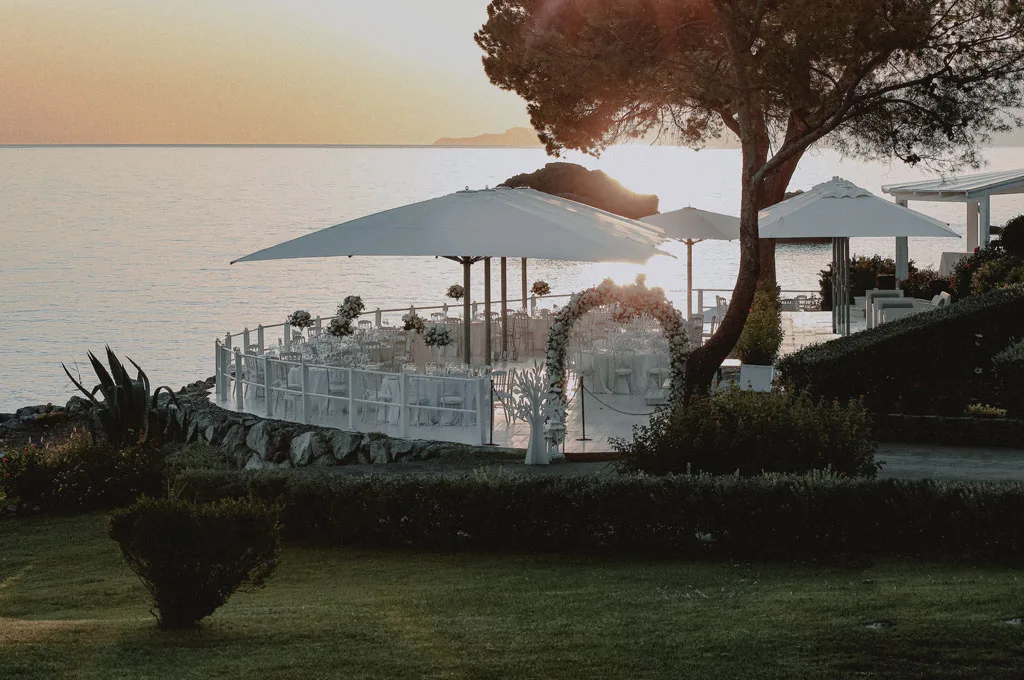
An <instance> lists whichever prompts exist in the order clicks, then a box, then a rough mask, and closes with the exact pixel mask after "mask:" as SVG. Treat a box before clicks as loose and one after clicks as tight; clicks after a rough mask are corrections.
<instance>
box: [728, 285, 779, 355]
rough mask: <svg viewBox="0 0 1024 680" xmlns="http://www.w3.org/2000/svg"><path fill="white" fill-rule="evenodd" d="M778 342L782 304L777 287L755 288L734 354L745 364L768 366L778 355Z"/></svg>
mask: <svg viewBox="0 0 1024 680" xmlns="http://www.w3.org/2000/svg"><path fill="white" fill-rule="evenodd" d="M781 346H782V308H781V307H780V305H779V293H778V290H775V291H774V292H773V291H767V290H759V291H757V293H755V294H754V306H753V308H752V309H751V311H750V314H749V315H748V316H747V322H746V324H745V325H744V326H743V332H742V334H741V335H740V339H739V340H738V341H737V342H736V356H738V357H739V358H740V361H742V362H743V363H745V364H758V365H761V366H770V365H771V364H772V363H774V362H775V359H776V358H778V356H779V348H780V347H781Z"/></svg>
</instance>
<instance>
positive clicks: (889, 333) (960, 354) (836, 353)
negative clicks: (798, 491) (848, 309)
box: [778, 285, 1024, 416]
mask: <svg viewBox="0 0 1024 680" xmlns="http://www.w3.org/2000/svg"><path fill="white" fill-rule="evenodd" d="M1022 336H1024V286H1020V285H1018V286H1010V287H1007V288H1003V289H1000V290H997V291H993V292H991V293H987V294H985V295H978V296H972V297H969V298H965V299H963V300H961V301H959V302H957V303H955V304H952V305H949V306H948V307H944V308H941V309H936V310H933V311H927V312H922V313H921V314H915V315H913V316H910V317H905V318H903V319H898V320H896V321H891V322H889V323H885V324H882V325H880V326H878V327H876V328H872V329H870V330H866V331H863V332H860V333H855V334H853V335H850V336H847V337H845V338H839V339H837V340H832V341H830V342H826V343H822V344H818V345H811V346H809V347H806V348H804V349H802V350H800V351H798V352H794V353H793V354H790V355H789V356H786V357H784V358H783V359H782V360H781V361H779V363H778V370H779V374H780V380H781V383H782V384H783V385H784V386H785V387H788V388H795V389H800V390H805V391H807V392H809V393H810V394H812V395H814V396H816V397H823V398H826V399H839V400H843V401H845V400H848V399H853V398H859V397H862V398H863V399H864V404H865V406H866V407H867V408H868V410H869V411H871V412H873V413H914V414H935V415H952V416H959V415H963V414H964V411H965V409H966V407H967V405H968V404H971V403H976V402H980V403H991V397H992V393H993V391H994V388H995V385H994V381H993V379H992V375H991V373H992V371H991V361H992V357H993V356H994V355H995V354H996V353H997V352H999V351H1000V350H1002V349H1003V348H1004V347H1006V346H1007V344H1009V342H1010V340H1011V339H1012V338H1016V337H1022Z"/></svg>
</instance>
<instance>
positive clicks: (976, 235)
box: [882, 170, 1024, 280]
mask: <svg viewBox="0 0 1024 680" xmlns="http://www.w3.org/2000/svg"><path fill="white" fill-rule="evenodd" d="M882 191H884V192H885V193H887V194H889V195H890V196H892V197H893V199H895V201H896V203H898V204H899V205H902V206H904V207H906V205H907V203H908V202H909V201H942V202H953V203H966V204H967V234H966V239H965V241H966V243H965V249H964V251H963V252H964V253H970V252H974V249H975V248H977V247H978V246H983V245H988V242H989V232H990V229H991V226H992V205H991V198H992V196H999V195H1005V194H1022V193H1024V170H1003V171H1001V172H981V173H975V174H972V175H956V176H952V177H945V178H939V179H929V180H924V181H920V182H905V183H902V184H886V185H885V186H883V187H882ZM950 255H954V254H950ZM959 256H961V257H962V254H960V255H959ZM951 259H955V257H954V258H947V257H946V253H944V254H943V263H948V262H947V261H948V260H951ZM907 261H908V252H907V239H906V238H898V239H896V278H897V279H900V280H902V279H905V278H907ZM943 263H940V268H941V265H942V264H943Z"/></svg>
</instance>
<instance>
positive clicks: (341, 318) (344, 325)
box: [327, 295, 366, 338]
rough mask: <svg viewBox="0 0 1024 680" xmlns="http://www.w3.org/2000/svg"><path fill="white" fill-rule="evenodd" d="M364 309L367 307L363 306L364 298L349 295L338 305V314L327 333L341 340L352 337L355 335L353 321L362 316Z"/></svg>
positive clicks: (332, 320) (328, 327)
mask: <svg viewBox="0 0 1024 680" xmlns="http://www.w3.org/2000/svg"><path fill="white" fill-rule="evenodd" d="M364 309H366V305H365V304H363V298H361V297H359V296H358V295H349V296H348V297H346V298H345V299H344V300H342V302H341V304H340V305H338V314H337V316H336V317H335V318H333V319H331V323H330V324H329V325H328V326H327V332H328V333H330V334H331V335H333V336H336V337H339V338H344V337H346V336H349V335H352V334H353V333H355V328H353V327H352V321H353V320H354V319H355V318H356V317H358V316H359V315H360V314H362V313H363V310H364Z"/></svg>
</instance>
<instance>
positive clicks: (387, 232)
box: [232, 187, 665, 364]
mask: <svg viewBox="0 0 1024 680" xmlns="http://www.w3.org/2000/svg"><path fill="white" fill-rule="evenodd" d="M664 240H665V234H664V232H662V231H661V230H660V229H659V228H657V227H653V226H650V225H647V224H643V223H640V222H637V221H634V220H630V219H626V218H624V217H619V216H618V215H614V214H612V213H609V212H605V211H603V210H598V209H597V208H592V207H590V206H588V205H584V204H582V203H576V202H575V201H570V200H566V199H564V198H558V197H556V196H551V195H549V194H545V193H542V192H539V191H535V190H533V189H508V188H505V187H498V188H495V189H481V190H476V191H470V190H466V191H459V192H456V193H454V194H448V195H446V196H441V197H439V198H433V199H430V200H426V201H421V202H419V203H412V204H410V205H406V206H402V207H399V208H393V209H391V210H385V211H383V212H379V213H375V214H372V215H367V216H366V217H360V218H357V219H354V220H350V221H348V222H343V223H342V224H337V225H334V226H333V227H327V228H326V229H321V230H319V231H315V232H313V233H311V234H306V235H305V236H300V237H298V238H295V239H292V240H290V241H285V242H284V243H279V244H278V245H276V246H271V247H269V248H264V249H263V250H260V251H257V252H255V253H252V254H250V255H246V256H245V257H241V258H239V259H237V260H234V261H233V262H232V264H234V263H235V262H255V261H259V260H283V259H292V258H306V257H351V256H353V255H408V256H413V255H416V256H437V257H444V258H447V259H450V260H453V261H455V262H458V263H460V264H462V266H463V281H464V287H465V291H466V295H465V298H464V299H463V314H464V317H463V319H464V321H463V326H464V328H463V342H464V348H465V352H464V359H465V361H466V363H467V364H468V363H469V359H470V351H469V349H470V325H471V320H472V318H471V315H470V294H469V291H470V266H471V265H472V264H473V263H474V262H478V261H480V260H482V259H484V258H488V257H502V256H508V257H531V258H545V259H551V260H570V261H577V262H646V261H647V260H648V259H650V257H651V256H653V255H657V254H665V253H662V252H661V251H659V250H658V249H657V246H658V245H659V244H660V243H662V242H663V241H664ZM456 253H472V254H470V255H456ZM486 304H487V306H488V307H489V305H490V298H489V296H488V300H487V301H486ZM502 313H503V314H504V309H503V310H502ZM486 316H487V319H486V325H487V340H486V342H487V344H488V352H487V361H488V363H489V362H490V359H491V352H490V350H489V344H490V314H489V313H488V314H487V315H486Z"/></svg>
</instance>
